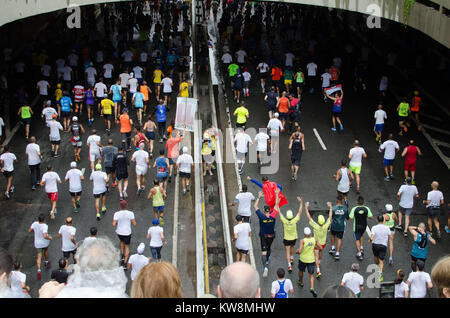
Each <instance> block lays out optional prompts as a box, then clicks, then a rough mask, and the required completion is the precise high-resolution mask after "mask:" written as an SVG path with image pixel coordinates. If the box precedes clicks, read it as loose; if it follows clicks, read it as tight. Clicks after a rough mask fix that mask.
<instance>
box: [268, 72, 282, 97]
mask: <svg viewBox="0 0 450 318" xmlns="http://www.w3.org/2000/svg"><path fill="white" fill-rule="evenodd" d="M270 73H271V76H272V86H274V87H275V88H276V89H277V93H278V94H280V88H281V76H283V71H282V70H281V68H279V67H278V65H273V66H272V69H271V72H270Z"/></svg>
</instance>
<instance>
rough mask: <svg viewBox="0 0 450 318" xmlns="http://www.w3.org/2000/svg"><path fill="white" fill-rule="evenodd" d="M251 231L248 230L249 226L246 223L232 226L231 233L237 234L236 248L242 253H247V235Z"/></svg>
mask: <svg viewBox="0 0 450 318" xmlns="http://www.w3.org/2000/svg"><path fill="white" fill-rule="evenodd" d="M251 231H252V229H251V228H250V224H249V223H246V222H243V223H240V224H236V225H235V226H234V228H233V233H234V234H237V239H236V248H238V249H240V250H244V251H248V250H249V249H250V243H249V242H250V241H249V234H250V232H251Z"/></svg>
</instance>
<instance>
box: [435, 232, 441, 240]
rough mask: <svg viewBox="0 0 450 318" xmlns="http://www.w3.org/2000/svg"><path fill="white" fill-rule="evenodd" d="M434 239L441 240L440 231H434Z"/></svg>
mask: <svg viewBox="0 0 450 318" xmlns="http://www.w3.org/2000/svg"><path fill="white" fill-rule="evenodd" d="M436 238H438V239H439V238H441V231H439V230H437V231H436Z"/></svg>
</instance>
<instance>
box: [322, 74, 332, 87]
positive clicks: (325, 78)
mask: <svg viewBox="0 0 450 318" xmlns="http://www.w3.org/2000/svg"><path fill="white" fill-rule="evenodd" d="M330 80H331V74H330V73H323V74H322V87H329V86H330Z"/></svg>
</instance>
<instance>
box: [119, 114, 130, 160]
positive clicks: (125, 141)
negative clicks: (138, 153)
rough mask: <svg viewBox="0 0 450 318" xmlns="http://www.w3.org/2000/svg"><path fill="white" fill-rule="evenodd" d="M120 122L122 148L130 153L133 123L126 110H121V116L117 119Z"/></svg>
mask: <svg viewBox="0 0 450 318" xmlns="http://www.w3.org/2000/svg"><path fill="white" fill-rule="evenodd" d="M119 120H120V135H121V136H122V148H123V149H126V151H127V152H129V151H131V126H132V125H133V121H132V120H131V118H130V116H129V115H128V108H126V107H125V108H124V109H123V110H122V115H120V117H119Z"/></svg>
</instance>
